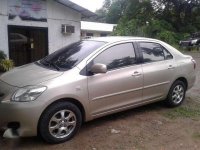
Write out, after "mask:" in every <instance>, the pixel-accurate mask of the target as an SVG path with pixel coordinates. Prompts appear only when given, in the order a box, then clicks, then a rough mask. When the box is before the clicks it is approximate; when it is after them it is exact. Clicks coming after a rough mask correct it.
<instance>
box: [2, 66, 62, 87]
mask: <svg viewBox="0 0 200 150" xmlns="http://www.w3.org/2000/svg"><path fill="white" fill-rule="evenodd" d="M62 74H63V72H59V71H54V70H50V69H47V68H43V67H41V66H39V65H36V64H35V63H31V64H28V65H24V66H21V67H17V68H15V69H12V70H11V71H9V72H6V73H4V74H2V75H1V76H0V80H2V81H3V82H6V83H8V84H10V85H12V86H17V87H24V86H27V85H37V84H39V83H41V82H44V81H47V80H50V79H53V78H56V77H58V76H60V75H62Z"/></svg>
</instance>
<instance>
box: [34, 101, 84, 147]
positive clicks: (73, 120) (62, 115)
mask: <svg viewBox="0 0 200 150" xmlns="http://www.w3.org/2000/svg"><path fill="white" fill-rule="evenodd" d="M81 124H82V116H81V112H80V110H79V108H78V107H77V106H76V105H74V104H72V103H69V102H59V103H56V104H52V105H51V106H50V107H49V108H48V109H47V110H46V111H45V112H44V113H43V115H42V116H41V119H40V122H39V126H38V129H39V134H40V136H41V137H42V139H44V140H45V141H46V142H48V143H52V144H56V143H62V142H65V141H68V140H70V139H71V138H72V137H73V136H74V135H75V134H76V133H77V131H78V130H79V129H80V127H81Z"/></svg>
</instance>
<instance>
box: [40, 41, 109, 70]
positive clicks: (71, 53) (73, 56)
mask: <svg viewBox="0 0 200 150" xmlns="http://www.w3.org/2000/svg"><path fill="white" fill-rule="evenodd" d="M104 44H105V42H99V41H79V42H76V43H73V44H71V45H69V46H66V47H64V48H61V49H59V50H57V51H56V52H54V53H52V54H50V55H48V56H47V57H45V58H43V59H42V60H40V63H41V64H42V65H44V66H46V67H49V68H53V69H56V70H69V69H71V68H73V67H74V66H76V65H77V64H78V63H80V62H81V61H82V60H83V59H84V58H86V57H87V56H88V55H90V54H91V53H92V52H93V51H95V50H96V49H98V48H100V47H101V46H103V45H104Z"/></svg>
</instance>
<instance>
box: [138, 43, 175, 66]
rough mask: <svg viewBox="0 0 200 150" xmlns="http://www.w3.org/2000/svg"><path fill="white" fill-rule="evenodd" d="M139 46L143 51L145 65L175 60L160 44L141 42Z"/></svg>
mask: <svg viewBox="0 0 200 150" xmlns="http://www.w3.org/2000/svg"><path fill="white" fill-rule="evenodd" d="M139 46H140V48H141V50H142V55H143V62H144V63H148V62H156V61H163V60H168V59H172V58H173V56H172V55H171V54H170V53H169V52H168V51H167V50H166V49H165V48H164V47H162V46H161V45H160V44H157V43H150V42H140V43H139Z"/></svg>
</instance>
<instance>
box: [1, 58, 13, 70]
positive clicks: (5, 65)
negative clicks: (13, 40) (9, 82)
mask: <svg viewBox="0 0 200 150" xmlns="http://www.w3.org/2000/svg"><path fill="white" fill-rule="evenodd" d="M13 67H14V63H13V61H12V60H9V59H2V60H0V71H9V70H10V69H12V68H13Z"/></svg>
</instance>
